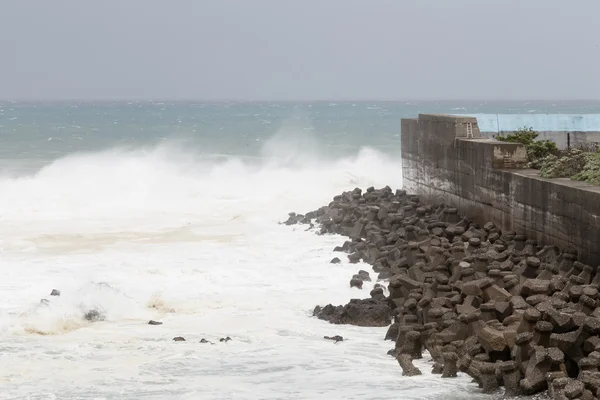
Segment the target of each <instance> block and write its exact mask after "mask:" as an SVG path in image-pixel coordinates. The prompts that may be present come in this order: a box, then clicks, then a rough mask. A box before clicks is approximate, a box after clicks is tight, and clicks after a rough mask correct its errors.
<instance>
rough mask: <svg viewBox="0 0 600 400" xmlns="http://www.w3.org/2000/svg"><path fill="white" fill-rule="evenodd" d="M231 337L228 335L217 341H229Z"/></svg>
mask: <svg viewBox="0 0 600 400" xmlns="http://www.w3.org/2000/svg"><path fill="white" fill-rule="evenodd" d="M230 340H231V338H230V337H229V336H227V337H224V338H221V339H219V342H225V343H226V342H229V341H230Z"/></svg>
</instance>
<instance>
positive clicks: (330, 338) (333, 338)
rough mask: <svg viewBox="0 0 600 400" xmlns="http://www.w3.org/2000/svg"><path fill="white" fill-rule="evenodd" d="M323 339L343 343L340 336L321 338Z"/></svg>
mask: <svg viewBox="0 0 600 400" xmlns="http://www.w3.org/2000/svg"><path fill="white" fill-rule="evenodd" d="M323 339H327V340H333V341H334V342H335V343H337V342H343V341H344V338H343V337H341V336H340V335H335V336H323Z"/></svg>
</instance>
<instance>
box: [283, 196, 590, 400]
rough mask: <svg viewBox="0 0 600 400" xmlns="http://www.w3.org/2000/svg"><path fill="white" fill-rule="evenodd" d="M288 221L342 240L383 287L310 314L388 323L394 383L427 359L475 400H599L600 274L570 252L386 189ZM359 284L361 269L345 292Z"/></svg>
mask: <svg viewBox="0 0 600 400" xmlns="http://www.w3.org/2000/svg"><path fill="white" fill-rule="evenodd" d="M285 223H286V224H288V225H292V224H297V223H301V224H317V226H318V227H319V231H318V232H319V233H320V234H328V233H336V234H340V235H344V236H348V237H349V238H350V240H348V241H346V242H345V243H344V244H343V246H341V247H338V248H336V249H335V250H336V251H343V252H346V253H348V260H349V262H350V263H358V262H359V261H361V260H362V261H364V262H366V263H369V264H371V265H372V267H373V270H374V271H375V272H376V273H378V274H379V277H378V278H379V279H380V280H386V281H388V292H389V294H387V295H386V294H385V293H386V292H385V291H384V287H382V286H381V285H376V287H375V289H373V290H372V291H371V297H370V298H367V299H353V300H351V301H350V302H349V303H348V304H347V305H345V306H333V305H331V304H330V305H327V306H325V307H320V306H317V307H316V308H315V310H314V315H315V316H317V317H319V318H321V319H324V320H327V321H329V322H331V323H335V324H354V325H360V326H388V325H390V327H389V330H388V333H387V335H386V339H391V340H395V342H396V346H395V350H394V351H392V354H394V355H395V356H396V359H397V360H398V363H399V364H400V366H401V368H402V371H403V375H408V376H410V375H418V374H421V371H420V370H419V369H418V368H417V367H415V366H414V365H413V360H414V359H417V358H421V357H422V352H423V350H427V351H428V352H429V354H430V355H431V357H432V358H433V361H434V365H433V371H432V372H433V373H436V374H441V376H442V377H443V378H449V377H455V376H456V375H457V373H458V372H459V371H461V372H464V373H466V374H468V375H469V376H471V377H472V378H473V379H474V380H475V381H476V382H477V383H478V384H479V386H480V387H481V388H482V390H483V392H484V393H492V392H495V391H497V390H498V389H499V387H500V386H504V387H505V393H506V394H507V395H531V394H535V393H539V392H542V391H545V390H548V392H549V394H550V396H551V397H553V398H555V399H596V398H600V368H599V367H600V307H599V305H600V296H599V295H598V289H599V288H600V274H599V273H597V271H596V268H594V267H592V266H589V265H584V264H582V263H580V262H578V261H577V252H576V251H575V250H574V249H563V250H559V249H558V248H556V247H555V246H539V245H538V244H537V243H536V242H535V241H532V240H527V239H526V237H525V236H523V235H519V234H515V233H514V232H501V231H500V230H499V229H498V228H497V227H496V226H495V225H494V224H492V223H487V224H485V225H484V226H480V225H478V224H475V223H472V222H470V221H469V220H467V219H465V218H461V216H460V215H459V214H458V212H457V210H456V209H455V208H451V207H448V206H446V205H444V204H440V205H436V206H433V205H424V204H422V203H421V202H420V200H419V198H418V197H417V196H412V195H408V194H407V193H406V192H405V191H403V190H397V191H396V192H393V191H392V189H391V188H389V187H385V188H383V189H378V190H375V189H374V188H372V187H371V188H368V189H367V190H366V192H365V193H363V192H362V190H361V189H358V188H357V189H355V190H353V191H350V192H345V193H343V194H341V195H339V196H336V197H335V198H334V199H333V201H332V202H331V203H330V204H329V205H328V206H326V207H322V208H320V209H318V210H316V211H312V212H309V213H307V214H306V215H301V214H295V213H290V215H289V219H288V220H287V221H286V222H285ZM313 226H314V225H313ZM337 261H339V259H338V260H334V261H333V262H337ZM367 277H368V273H367V274H366V275H365V271H361V273H360V274H357V275H354V276H353V278H352V281H351V285H352V286H354V287H357V288H359V287H362V285H358V284H357V283H356V280H357V279H363V278H365V279H366V278H367Z"/></svg>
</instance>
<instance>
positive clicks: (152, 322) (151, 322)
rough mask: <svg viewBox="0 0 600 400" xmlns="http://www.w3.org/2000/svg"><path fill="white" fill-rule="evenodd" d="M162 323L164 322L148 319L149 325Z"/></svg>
mask: <svg viewBox="0 0 600 400" xmlns="http://www.w3.org/2000/svg"><path fill="white" fill-rule="evenodd" d="M162 324H163V323H162V322H158V321H154V320H152V319H151V320H150V321H148V325H162Z"/></svg>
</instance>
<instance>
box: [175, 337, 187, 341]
mask: <svg viewBox="0 0 600 400" xmlns="http://www.w3.org/2000/svg"><path fill="white" fill-rule="evenodd" d="M173 340H174V341H175V342H185V338H184V337H182V336H176V337H174V338H173Z"/></svg>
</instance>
